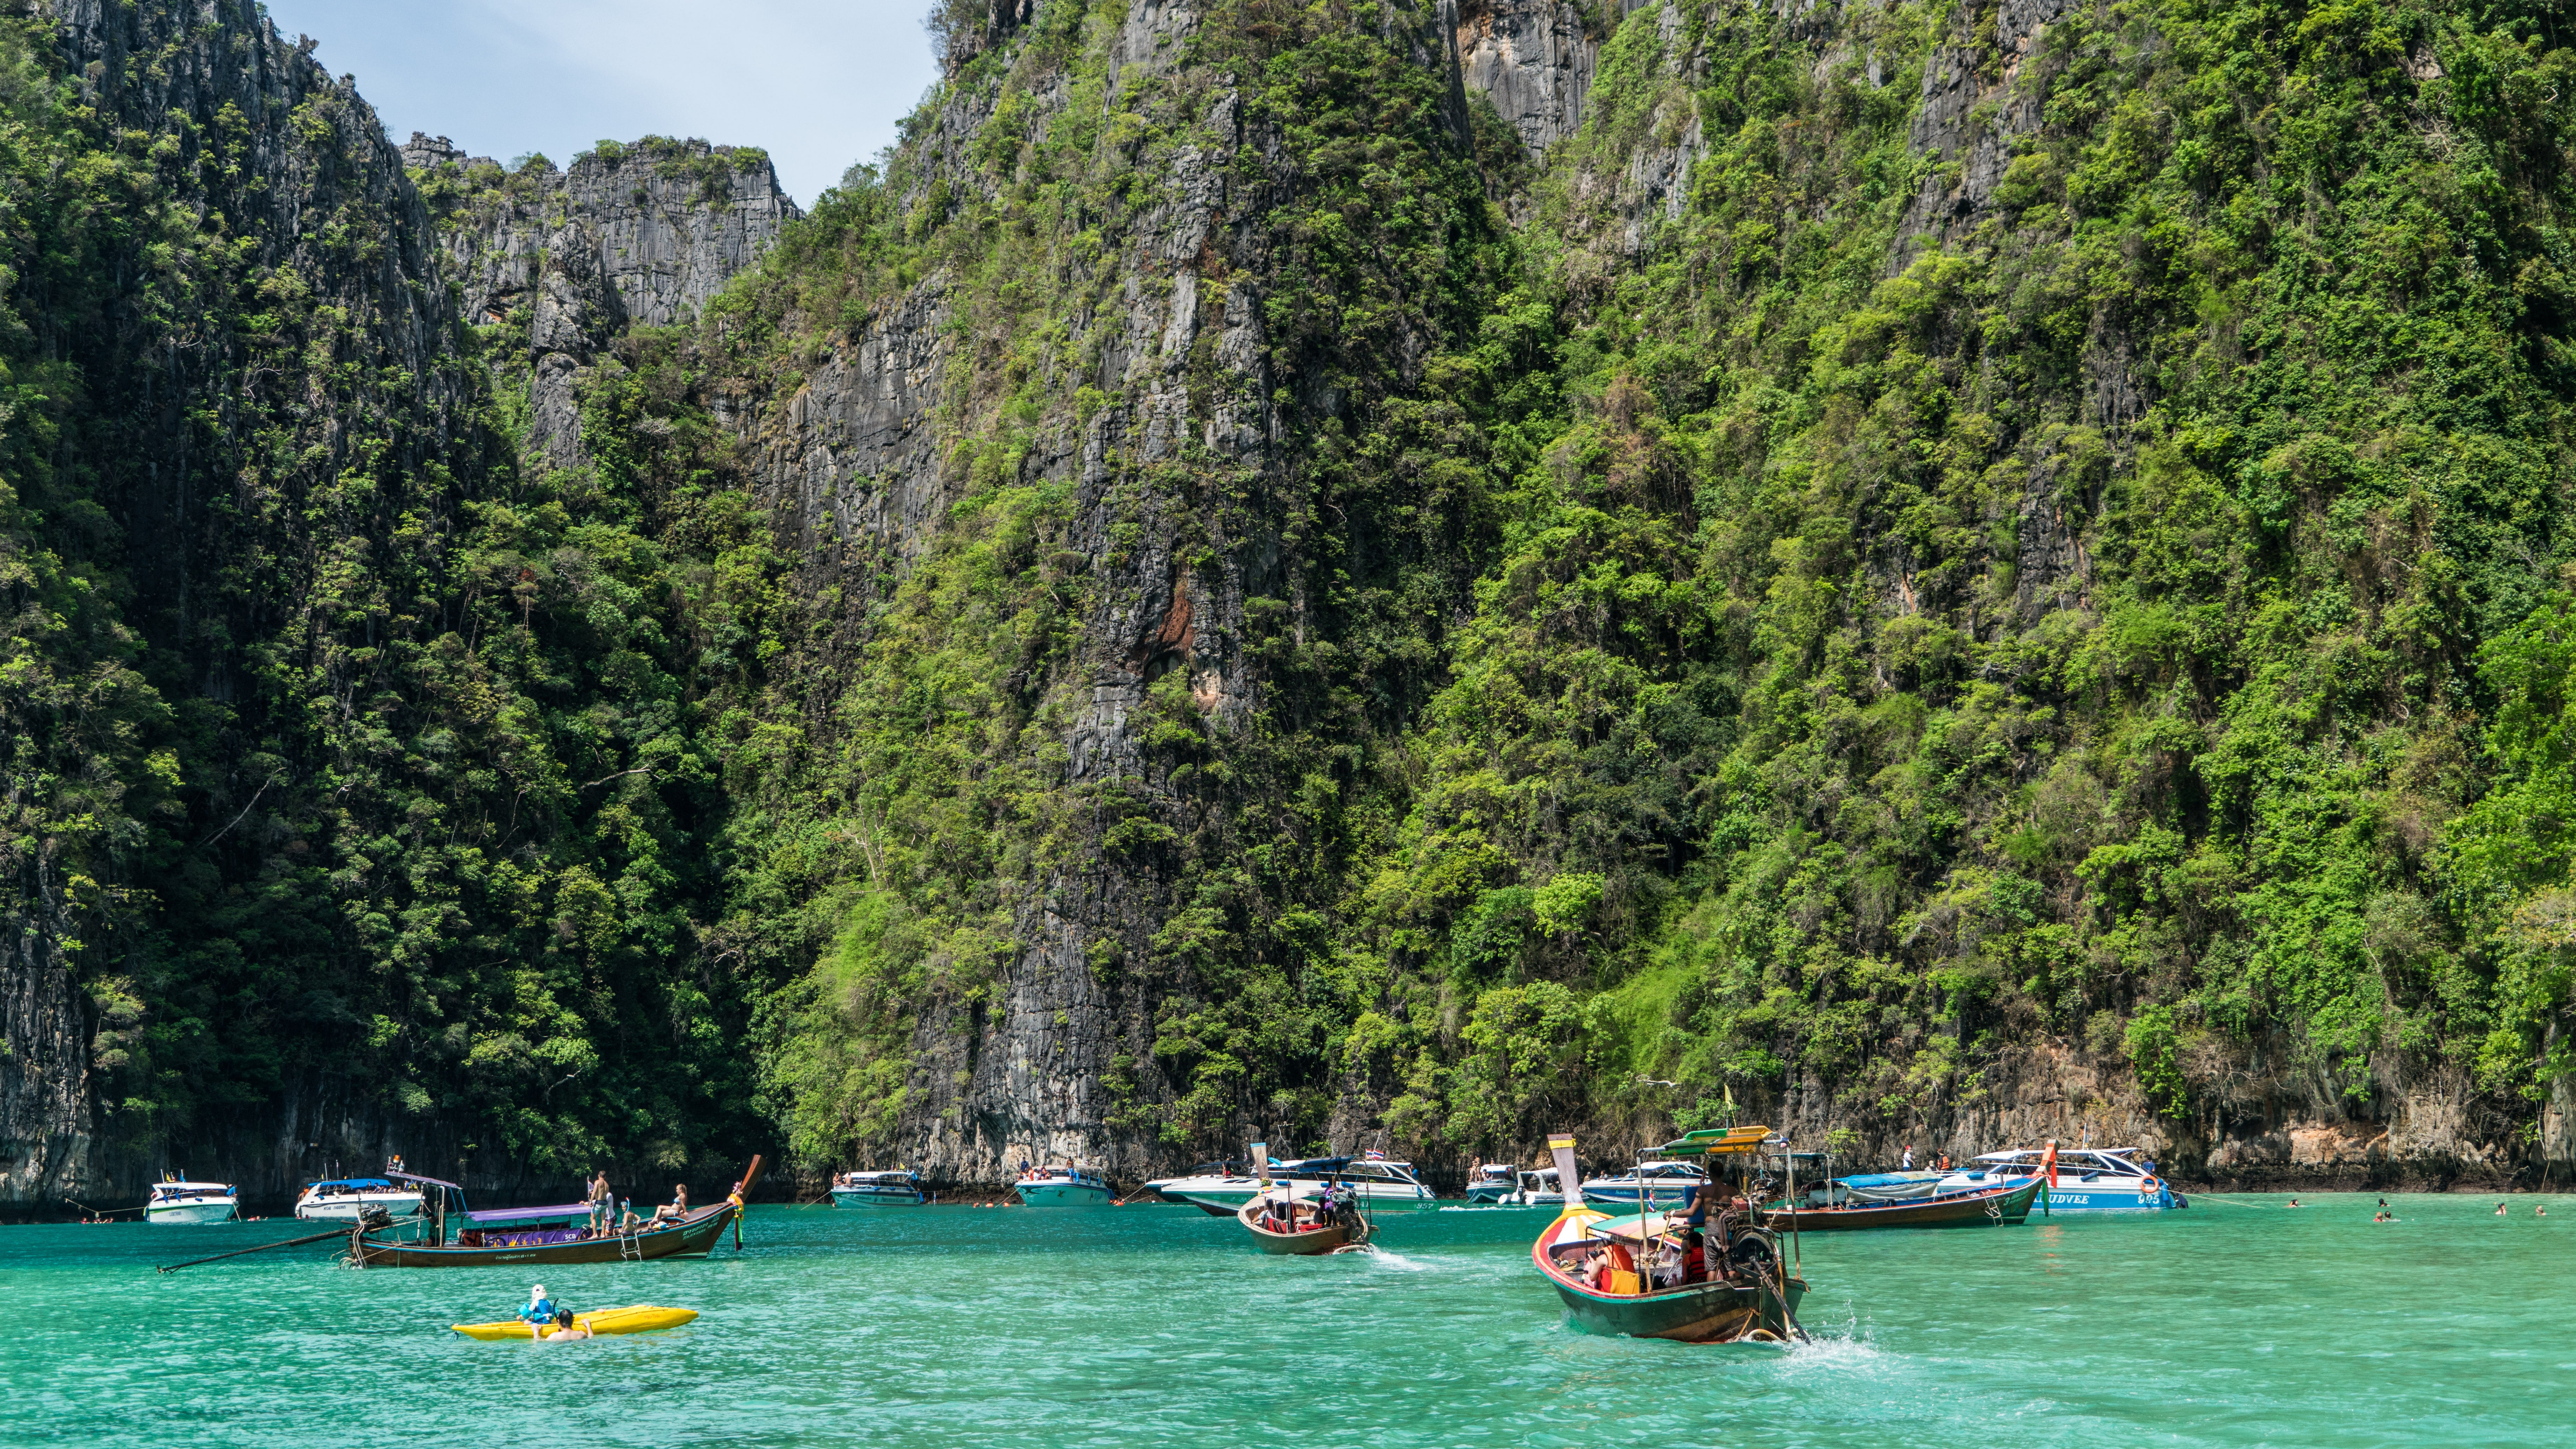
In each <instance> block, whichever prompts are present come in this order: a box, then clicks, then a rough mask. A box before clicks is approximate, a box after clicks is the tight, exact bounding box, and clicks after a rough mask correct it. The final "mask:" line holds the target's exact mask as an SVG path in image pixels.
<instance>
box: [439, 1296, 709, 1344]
mask: <svg viewBox="0 0 2576 1449" xmlns="http://www.w3.org/2000/svg"><path fill="white" fill-rule="evenodd" d="M697 1316H698V1311H697V1310H696V1309H694V1308H661V1307H657V1306H655V1305H653V1304H650V1303H638V1304H635V1305H633V1306H631V1307H627V1308H601V1309H595V1310H593V1311H592V1312H589V1313H576V1314H574V1315H573V1318H572V1321H573V1324H574V1326H576V1327H579V1328H584V1329H587V1330H589V1331H590V1332H592V1333H596V1334H608V1333H651V1332H653V1331H654V1330H656V1329H662V1328H677V1327H679V1326H680V1325H681V1324H683V1323H689V1322H692V1321H694V1320H695V1319H696V1318H697ZM448 1326H449V1327H451V1328H453V1329H455V1330H456V1331H457V1332H458V1333H461V1334H464V1335H465V1336H466V1337H467V1338H480V1339H484V1340H486V1341H491V1340H496V1339H504V1338H533V1337H535V1336H536V1327H535V1325H533V1324H531V1323H529V1322H528V1321H527V1320H525V1319H520V1318H513V1319H508V1320H505V1321H503V1322H500V1323H456V1324H450V1325H448Z"/></svg>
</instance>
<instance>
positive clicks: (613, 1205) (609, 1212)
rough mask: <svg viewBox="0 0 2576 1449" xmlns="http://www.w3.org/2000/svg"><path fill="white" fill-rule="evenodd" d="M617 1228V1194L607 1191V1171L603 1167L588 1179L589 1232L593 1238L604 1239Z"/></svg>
mask: <svg viewBox="0 0 2576 1449" xmlns="http://www.w3.org/2000/svg"><path fill="white" fill-rule="evenodd" d="M616 1227H617V1194H616V1193H614V1192H612V1191H610V1190H609V1186H608V1169H607V1168H605V1167H603V1168H601V1169H600V1170H599V1171H597V1172H595V1173H593V1174H591V1178H590V1231H591V1234H592V1236H594V1237H606V1236H607V1235H608V1234H609V1233H611V1232H613V1231H615V1230H616Z"/></svg>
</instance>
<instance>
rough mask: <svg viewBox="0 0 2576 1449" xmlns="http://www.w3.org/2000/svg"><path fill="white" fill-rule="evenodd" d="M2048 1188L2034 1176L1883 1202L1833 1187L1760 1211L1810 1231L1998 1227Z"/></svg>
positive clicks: (1782, 1225) (2014, 1219)
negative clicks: (1842, 1193)
mask: <svg viewBox="0 0 2576 1449" xmlns="http://www.w3.org/2000/svg"><path fill="white" fill-rule="evenodd" d="M1830 1186H1831V1185H1830V1184H1829V1185H1828V1187H1829V1189H1830ZM2044 1186H2045V1184H2044V1183H2043V1182H2042V1181H2041V1180H2040V1179H2038V1178H2036V1177H2033V1178H2024V1179H2019V1180H2016V1181H2012V1182H2002V1183H1994V1184H1990V1185H1988V1186H1985V1187H1982V1188H1976V1189H1972V1190H1970V1191H1966V1192H1952V1193H1942V1194H1940V1195H1938V1196H1935V1195H1931V1194H1918V1195H1911V1196H1907V1197H1902V1198H1890V1199H1884V1200H1873V1199H1868V1198H1861V1197H1853V1196H1841V1197H1837V1196H1835V1195H1834V1194H1833V1193H1832V1192H1831V1191H1830V1190H1829V1191H1827V1192H1824V1193H1811V1194H1807V1195H1806V1196H1805V1198H1804V1199H1803V1200H1802V1201H1801V1203H1800V1204H1799V1205H1798V1206H1796V1207H1794V1208H1793V1207H1791V1206H1790V1205H1789V1204H1788V1203H1786V1202H1777V1203H1773V1204H1771V1205H1769V1206H1767V1207H1765V1208H1763V1209H1762V1214H1761V1216H1762V1222H1763V1225H1764V1226H1765V1227H1769V1228H1772V1229H1774V1230H1788V1229H1791V1228H1795V1229H1797V1230H1799V1231H1803V1232H1810V1233H1813V1232H1820V1231H1827V1230H1847V1229H1852V1228H1983V1227H1998V1226H2004V1225H2008V1224H2013V1223H2019V1222H2021V1221H2023V1220H2025V1219H2026V1218H2028V1217H2029V1216H2030V1204H2031V1200H2032V1199H2033V1198H2035V1197H2037V1196H2038V1195H2039V1192H2040V1189H2041V1188H2042V1187H2044Z"/></svg>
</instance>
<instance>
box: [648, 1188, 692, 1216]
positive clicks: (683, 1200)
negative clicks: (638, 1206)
mask: <svg viewBox="0 0 2576 1449" xmlns="http://www.w3.org/2000/svg"><path fill="white" fill-rule="evenodd" d="M688 1215H689V1185H688V1184H687V1183H685V1182H679V1183H673V1184H672V1185H671V1200H670V1201H669V1202H666V1203H664V1204H662V1205H661V1206H660V1207H657V1208H655V1209H653V1221H655V1222H657V1223H660V1222H678V1221H679V1220H680V1219H682V1218H685V1217H687V1216H688Z"/></svg>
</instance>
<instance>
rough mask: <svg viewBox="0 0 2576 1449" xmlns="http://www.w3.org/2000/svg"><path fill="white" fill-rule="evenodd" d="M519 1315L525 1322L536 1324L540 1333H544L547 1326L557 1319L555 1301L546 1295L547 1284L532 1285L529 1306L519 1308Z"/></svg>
mask: <svg viewBox="0 0 2576 1449" xmlns="http://www.w3.org/2000/svg"><path fill="white" fill-rule="evenodd" d="M519 1317H520V1318H521V1319H522V1320H523V1321H525V1322H528V1323H532V1324H534V1325H536V1327H537V1330H538V1332H539V1333H543V1332H544V1330H545V1326H546V1325H547V1324H549V1323H552V1322H554V1321H555V1301H554V1300H553V1299H551V1298H548V1297H547V1296H546V1285H545V1284H543V1283H537V1284H532V1285H530V1287H529V1288H528V1306H527V1307H525V1308H522V1309H520V1310H519Z"/></svg>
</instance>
